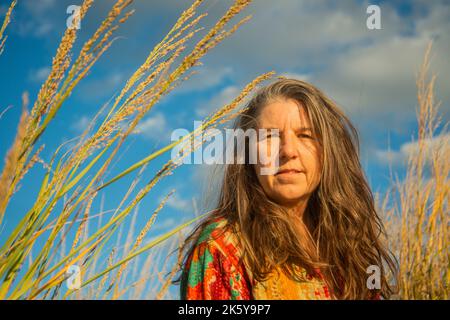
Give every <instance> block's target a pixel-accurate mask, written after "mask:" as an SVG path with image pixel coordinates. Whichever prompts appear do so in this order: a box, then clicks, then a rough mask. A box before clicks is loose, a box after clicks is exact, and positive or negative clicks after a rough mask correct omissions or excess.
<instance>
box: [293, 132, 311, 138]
mask: <svg viewBox="0 0 450 320" xmlns="http://www.w3.org/2000/svg"><path fill="white" fill-rule="evenodd" d="M297 137H299V138H308V139H312V136H310V135H309V134H306V133H299V134H298V135H297Z"/></svg>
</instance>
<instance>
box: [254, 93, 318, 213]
mask: <svg viewBox="0 0 450 320" xmlns="http://www.w3.org/2000/svg"><path fill="white" fill-rule="evenodd" d="M258 125H259V128H261V129H270V128H275V129H278V130H279V135H276V134H275V135H270V131H268V133H269V135H268V136H267V138H264V137H263V138H261V139H258V146H257V150H258V154H261V153H260V152H263V153H262V154H264V152H267V153H266V154H267V157H268V156H269V155H272V156H271V157H270V159H271V161H268V163H266V164H263V163H262V161H258V163H257V164H256V165H255V170H256V174H257V176H258V180H259V182H260V183H261V185H262V187H263V189H264V191H265V193H266V195H267V196H268V197H269V198H271V199H272V200H273V201H275V202H277V203H278V204H280V205H282V206H286V207H293V206H296V205H298V204H299V203H301V202H303V203H306V202H307V200H308V199H309V197H310V195H311V193H312V192H313V191H314V190H315V189H316V187H317V185H318V184H319V182H320V174H321V150H320V145H319V143H318V141H317V140H316V139H315V137H313V136H312V131H311V126H310V123H309V119H308V117H307V114H306V112H305V110H304V108H303V107H302V106H301V105H300V104H299V103H298V102H297V101H296V100H293V99H284V98H279V99H277V100H274V101H272V102H271V103H269V104H267V105H266V106H264V107H263V109H262V111H261V114H260V115H259V117H258ZM308 128H310V129H308ZM273 139H275V141H273ZM271 142H272V143H271ZM271 145H272V146H273V145H276V147H275V150H273V147H272V146H271ZM276 156H278V161H279V163H278V164H279V165H278V166H277V164H276V161H275V159H276V158H275V157H276ZM261 169H264V170H261ZM267 172H270V174H267ZM304 201H306V202H304Z"/></svg>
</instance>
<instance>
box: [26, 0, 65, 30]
mask: <svg viewBox="0 0 450 320" xmlns="http://www.w3.org/2000/svg"><path fill="white" fill-rule="evenodd" d="M23 5H24V8H25V14H24V15H23V16H20V19H19V20H18V21H17V31H18V32H19V34H20V35H22V36H29V35H31V36H34V37H37V38H42V37H45V36H47V35H48V34H49V33H50V32H51V31H52V30H53V29H54V27H55V26H54V16H53V15H52V10H54V9H55V8H56V0H39V1H35V0H25V1H24V4H23ZM63 14H65V12H64V13H63Z"/></svg>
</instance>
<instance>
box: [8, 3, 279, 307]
mask: <svg viewBox="0 0 450 320" xmlns="http://www.w3.org/2000/svg"><path fill="white" fill-rule="evenodd" d="M132 2H133V1H132V0H117V1H116V2H115V4H114V5H113V7H112V9H111V10H110V12H109V13H108V14H107V16H106V18H105V19H104V21H103V22H102V23H101V24H100V26H99V27H98V28H97V30H96V31H95V32H94V33H93V34H92V36H91V37H90V39H89V40H87V41H86V42H85V43H84V45H82V48H81V50H80V51H79V52H78V54H75V53H74V52H73V48H74V44H75V42H76V39H77V29H75V28H74V29H67V30H65V33H64V35H63V37H62V39H61V42H60V45H59V47H58V49H57V51H56V54H55V57H54V58H53V62H52V69H51V72H50V75H49V76H48V78H47V80H46V81H45V82H44V84H43V85H42V87H41V89H40V91H39V93H38V95H37V97H36V99H35V101H34V104H33V107H32V108H31V110H30V112H29V113H28V112H24V114H23V116H22V118H21V121H20V124H19V129H18V133H17V137H16V139H15V141H14V143H13V147H12V148H11V149H10V151H9V152H8V155H7V157H6V162H7V165H6V166H5V167H4V168H3V171H2V173H1V179H2V180H1V181H2V189H1V191H0V221H1V219H2V218H3V217H4V216H5V215H8V214H12V213H9V212H8V210H7V206H8V203H9V201H10V199H11V197H13V196H14V195H15V194H16V191H17V189H18V185H19V182H20V180H21V179H22V178H24V176H25V173H26V172H27V171H28V170H29V168H30V167H31V166H32V165H33V164H35V163H36V162H38V161H39V162H41V163H43V162H42V160H41V159H39V158H38V155H39V152H40V151H41V150H42V146H41V147H39V146H38V144H39V142H40V138H41V136H42V135H43V134H44V132H45V131H46V129H47V128H48V126H49V124H50V123H51V122H52V120H53V119H54V117H55V115H56V114H57V113H58V111H59V110H60V109H61V108H62V107H63V106H64V102H65V101H66V100H67V98H68V97H69V96H70V95H71V93H72V92H73V90H74V89H75V88H76V86H77V85H78V83H79V81H80V80H81V79H83V78H84V77H86V75H87V74H88V72H89V70H91V68H92V66H93V65H94V64H95V63H96V62H97V61H98V59H99V58H100V57H101V56H102V54H103V53H104V52H105V51H106V50H107V49H108V48H109V47H110V46H111V45H112V43H113V42H114V40H115V38H113V35H114V33H115V31H116V30H117V29H118V28H119V27H120V25H122V24H123V23H125V22H126V20H127V19H129V18H130V17H131V16H132V14H133V12H134V11H133V10H130V9H128V8H129V7H130V5H131V4H132ZM202 2H203V1H201V0H197V1H194V2H193V4H192V5H191V6H190V7H189V8H188V9H187V10H185V11H184V12H183V13H182V14H181V15H180V17H179V19H178V20H177V21H176V23H175V24H174V26H173V27H172V29H171V30H170V31H169V33H168V34H167V35H166V36H165V37H164V38H163V40H162V41H161V42H160V43H159V44H157V45H156V46H155V47H154V48H153V50H152V51H151V52H150V53H149V55H148V57H147V58H146V60H145V61H144V63H143V64H142V65H141V66H140V67H139V68H138V69H137V70H136V72H135V73H134V74H133V75H132V76H131V77H130V78H129V79H128V81H127V82H126V84H125V85H124V87H123V89H122V90H121V92H120V94H119V95H118V96H117V97H115V98H114V100H113V101H112V105H111V106H108V104H107V105H105V106H104V107H103V108H100V109H99V112H98V113H97V115H96V117H95V118H94V120H93V121H92V123H91V124H90V126H89V127H88V128H87V129H86V130H85V132H84V133H83V134H82V135H81V137H78V138H76V139H75V140H74V141H76V145H75V146H74V147H73V148H70V149H69V150H68V151H66V152H64V153H63V151H62V150H64V149H63V147H64V146H60V147H59V148H58V149H56V150H52V151H51V153H52V154H53V157H52V159H51V160H50V161H49V163H43V164H44V169H45V176H44V178H43V180H42V182H41V187H40V190H39V193H38V195H37V198H36V199H35V202H34V204H33V205H32V206H31V208H30V210H29V211H28V212H26V213H24V214H22V215H21V216H20V217H21V220H20V222H19V223H18V224H17V225H16V226H15V228H14V229H13V230H12V232H11V233H10V234H9V235H8V238H7V239H6V241H4V243H2V246H1V248H0V281H1V283H0V299H43V298H47V299H48V298H51V299H59V298H68V299H72V298H85V297H94V298H102V299H108V298H114V299H118V298H120V297H123V296H128V297H129V296H130V293H127V290H124V289H123V288H124V287H127V286H126V285H128V284H129V283H130V281H129V280H127V282H125V278H127V275H128V271H129V266H130V265H132V266H133V267H134V268H135V270H137V267H136V264H133V263H130V262H132V261H135V258H137V257H139V256H140V255H141V254H142V253H144V252H150V251H152V250H153V249H154V248H157V246H158V245H160V244H163V243H165V242H166V243H167V241H166V240H171V239H173V238H174V235H176V234H177V233H179V232H180V231H181V230H182V229H183V228H185V227H187V226H188V225H189V224H190V223H191V222H192V221H195V220H196V219H198V218H196V219H194V220H191V221H188V222H186V223H184V224H182V225H180V226H177V227H175V228H174V229H172V230H171V231H170V232H167V233H165V234H163V235H162V236H159V237H157V238H154V239H153V240H152V241H150V242H148V241H147V242H146V243H145V242H144V238H145V237H146V236H147V234H149V233H150V231H151V227H152V225H153V222H154V219H155V217H156V215H157V214H158V212H159V211H160V210H161V209H162V207H163V206H164V203H165V201H166V200H167V199H166V200H164V201H163V202H162V203H161V204H160V205H159V206H157V207H156V210H155V212H154V215H153V216H152V217H150V220H149V222H148V223H147V225H145V226H144V228H143V229H142V230H141V232H140V233H139V234H138V235H137V237H136V239H135V240H132V239H128V241H127V243H126V245H125V246H124V245H122V243H121V242H120V241H122V240H121V232H122V228H123V225H124V223H125V222H126V221H127V219H128V218H129V217H130V214H131V212H132V211H133V210H136V208H137V207H138V205H139V203H140V202H141V201H142V200H143V199H144V197H145V196H146V195H147V194H148V193H149V192H150V191H151V190H152V189H153V187H154V186H155V185H156V184H157V183H158V182H159V181H160V180H161V179H162V178H164V177H165V176H167V175H169V174H171V173H172V172H173V170H174V169H176V168H177V166H178V165H179V164H180V160H181V159H172V160H170V161H168V162H167V163H166V164H164V165H163V166H162V167H161V168H160V169H159V171H158V172H157V173H156V175H154V176H153V177H152V178H151V179H149V180H148V181H146V182H144V186H143V187H142V188H141V189H139V190H137V188H136V187H137V185H138V184H137V181H138V180H140V179H141V175H142V172H143V171H144V169H145V168H146V166H147V165H148V164H149V163H150V162H151V161H152V160H154V159H155V158H157V157H159V156H161V155H162V154H164V153H165V152H167V151H169V150H171V149H172V148H173V147H174V146H176V145H178V144H179V143H183V142H185V141H189V140H190V139H192V138H193V137H197V136H198V135H199V134H200V129H199V130H198V131H195V132H192V133H191V134H190V135H188V136H186V137H184V138H182V139H180V140H179V141H176V142H173V143H171V144H170V145H168V146H166V147H164V148H161V149H160V150H157V151H155V152H153V153H152V154H150V155H148V156H147V157H145V158H144V159H142V160H141V161H139V162H137V163H134V164H130V166H129V168H128V169H126V170H124V171H123V172H121V173H120V174H118V175H116V176H115V177H113V178H111V179H109V180H106V176H105V175H106V173H107V171H108V170H109V169H110V168H111V165H112V164H113V162H114V161H116V160H117V158H118V157H119V156H120V153H121V152H122V151H123V145H124V143H125V141H126V140H127V138H128V137H129V136H130V134H131V133H132V132H133V131H134V130H135V128H136V126H137V125H138V124H139V122H140V121H141V119H142V118H143V117H144V116H145V115H147V114H148V112H149V111H150V110H151V109H152V108H153V107H154V106H155V105H156V104H157V103H158V102H159V101H160V100H161V98H162V97H164V96H165V95H167V94H169V93H170V92H171V91H172V90H173V89H174V88H176V87H177V86H178V85H179V84H180V83H181V82H182V81H185V80H187V79H189V77H190V75H191V74H192V71H191V69H192V68H193V67H195V66H199V65H200V64H201V63H200V60H201V58H202V57H203V56H204V55H205V54H206V53H208V52H209V51H210V50H211V49H212V48H214V47H215V46H216V45H217V44H218V43H220V42H221V41H223V40H224V39H225V38H227V37H229V36H230V35H232V34H233V33H234V32H235V31H236V30H237V29H238V28H239V27H240V26H241V25H242V24H243V23H245V22H246V21H248V19H249V18H250V17H249V16H247V17H244V18H242V19H241V20H240V21H238V22H237V23H235V24H234V25H231V26H230V24H231V20H232V19H233V18H234V17H236V16H237V15H239V14H240V13H241V11H242V10H244V9H245V8H246V7H247V6H248V4H249V3H250V2H251V1H250V0H236V1H235V2H234V4H233V5H232V6H231V7H230V8H229V9H228V10H227V12H226V13H225V14H224V15H223V16H222V17H221V18H220V19H218V21H217V22H216V24H215V25H214V26H213V27H211V28H210V29H209V30H207V32H205V34H204V35H203V36H201V37H199V38H200V40H197V41H196V42H194V39H195V37H194V36H199V34H200V31H202V30H203V29H204V28H202V27H199V24H200V22H201V21H202V19H203V18H204V17H205V16H206V13H203V14H199V13H198V12H197V11H198V10H199V8H200V6H201V4H202ZM92 3H93V1H92V0H85V1H84V2H83V3H82V5H81V10H80V19H84V17H85V15H86V12H87V11H88V10H89V8H90V7H91V5H92ZM14 5H15V1H14V2H13V3H12V4H11V8H12V7H14ZM11 10H12V9H10V11H8V15H7V17H6V19H5V23H4V24H3V25H4V26H6V24H7V23H8V22H9V16H10V12H11ZM4 29H5V27H2V29H1V33H0V35H2V34H3V31H4ZM0 40H1V38H0ZM192 42H194V43H193V45H190V44H191V43H192ZM3 43H4V42H3ZM188 48H192V49H189V50H188ZM72 57H74V58H73V59H72ZM272 74H273V73H268V74H264V75H262V76H259V77H257V78H256V79H255V80H253V81H251V82H250V83H249V84H248V85H247V86H246V87H245V88H244V89H243V91H242V92H241V94H239V95H238V97H236V99H234V100H233V101H232V102H231V103H230V104H228V105H226V106H224V107H222V108H220V109H218V111H217V112H215V113H214V114H213V115H211V116H210V117H209V118H208V119H207V120H206V121H205V122H204V125H203V126H202V128H201V129H202V130H205V129H207V128H211V127H214V126H216V125H218V124H219V123H222V122H224V121H227V119H230V118H232V117H233V115H232V113H233V111H234V110H235V109H236V107H238V106H239V105H240V104H241V103H242V102H243V100H244V99H245V97H246V95H247V94H248V93H249V92H250V91H251V90H252V89H253V88H254V87H255V86H257V85H258V83H260V82H261V81H264V80H266V79H268V78H269V77H271V76H272ZM217 107H220V106H217ZM106 108H109V109H106ZM104 110H107V114H106V115H105V114H104V113H103V111H104ZM197 147H198V146H197ZM137 169H140V171H139V173H138V174H137V177H136V179H135V180H134V181H133V183H132V184H131V185H130V186H129V187H128V188H127V187H126V186H124V187H123V190H126V193H125V195H124V197H123V199H122V200H121V201H120V204H119V206H118V207H117V208H115V210H114V212H113V214H112V215H110V214H109V213H106V212H103V210H101V212H100V213H98V214H92V213H91V208H92V207H93V202H95V201H96V197H97V196H98V195H99V194H100V193H101V192H104V191H105V188H107V187H108V186H109V185H111V184H113V183H115V184H118V183H121V182H123V181H124V180H122V178H123V177H125V176H129V175H130V174H131V173H133V172H134V171H135V170H137ZM104 180H106V182H104ZM94 217H95V218H94ZM104 217H107V219H106V221H105V222H103V221H102V219H103V218H104ZM93 219H98V220H99V221H98V225H97V227H96V228H92V226H91V228H89V224H92V221H93ZM0 223H1V222H0ZM131 228H134V226H133V224H132V227H131ZM127 234H129V235H130V234H131V235H132V234H133V233H132V232H130V230H128V232H127ZM114 237H116V238H117V243H118V244H117V245H116V246H115V247H117V248H116V249H114V248H111V247H110V243H111V239H114ZM38 239H39V242H38ZM169 242H170V241H169ZM119 247H120V248H122V250H120V248H119ZM66 248H69V250H68V252H66ZM123 248H126V250H124V249H123ZM109 252H110V253H109ZM108 253H109V254H108ZM166 253H167V252H166ZM105 256H109V259H108V261H109V264H108V265H106V266H104V265H103V261H104V259H105ZM150 256H151V255H149V257H150ZM147 263H148V264H149V265H152V266H155V267H156V266H158V267H161V265H160V264H159V262H158V261H154V260H152V261H150V262H147V261H146V262H145V264H147ZM74 264H75V265H78V266H81V271H82V274H83V275H85V277H84V278H83V281H82V284H81V288H80V289H78V290H68V289H66V288H65V286H63V284H64V283H65V280H66V279H67V277H68V275H67V270H68V268H69V267H70V266H71V265H74ZM149 265H147V268H149V267H150V266H149ZM165 265H166V264H165V263H164V264H163V266H165ZM163 269H164V267H163ZM134 273H135V275H136V272H134ZM167 273H168V274H169V276H170V274H172V273H173V272H172V270H167ZM86 275H87V277H86ZM144 278H145V277H140V279H141V280H140V281H137V282H136V283H135V284H134V286H132V287H130V290H131V288H136V290H137V289H139V290H141V291H142V290H144V288H146V287H147V284H148V282H149V281H145V280H142V279H144ZM127 279H128V278H127ZM108 281H109V282H108ZM156 281H157V283H159V284H160V285H161V288H162V289H163V291H166V290H167V283H168V282H167V279H164V278H162V277H158V279H157V280H156ZM142 282H145V285H144V286H142ZM150 283H151V281H150ZM92 287H95V288H96V290H95V291H94V292H92ZM156 288H158V286H157V285H156V284H155V286H154V289H156ZM85 291H88V292H87V293H86V292H85ZM136 294H137V293H136ZM153 294H154V297H156V296H157V297H158V298H162V296H163V294H162V293H159V294H158V292H154V293H153Z"/></svg>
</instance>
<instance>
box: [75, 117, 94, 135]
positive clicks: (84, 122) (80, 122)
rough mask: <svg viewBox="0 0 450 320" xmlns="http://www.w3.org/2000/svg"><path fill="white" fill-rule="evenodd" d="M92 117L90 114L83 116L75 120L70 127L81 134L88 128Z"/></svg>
mask: <svg viewBox="0 0 450 320" xmlns="http://www.w3.org/2000/svg"><path fill="white" fill-rule="evenodd" d="M91 121H92V119H91V118H89V117H88V116H81V117H79V118H78V119H77V120H76V121H75V122H73V123H72V124H71V126H70V129H71V130H72V131H74V132H76V133H77V134H81V133H83V132H84V130H86V128H87V127H88V126H89V124H90V123H91Z"/></svg>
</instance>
